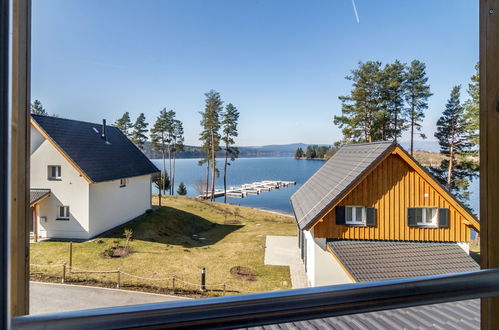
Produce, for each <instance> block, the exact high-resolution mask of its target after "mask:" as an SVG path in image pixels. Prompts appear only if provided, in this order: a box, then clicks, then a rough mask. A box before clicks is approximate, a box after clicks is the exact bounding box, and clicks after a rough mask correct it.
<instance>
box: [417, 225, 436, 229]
mask: <svg viewBox="0 0 499 330" xmlns="http://www.w3.org/2000/svg"><path fill="white" fill-rule="evenodd" d="M413 227H414V228H430V229H438V226H437V225H416V226H413Z"/></svg>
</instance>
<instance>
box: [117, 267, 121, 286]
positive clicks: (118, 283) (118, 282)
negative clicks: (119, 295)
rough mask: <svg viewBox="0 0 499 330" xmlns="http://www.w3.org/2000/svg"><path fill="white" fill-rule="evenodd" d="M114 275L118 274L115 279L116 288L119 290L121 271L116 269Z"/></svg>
mask: <svg viewBox="0 0 499 330" xmlns="http://www.w3.org/2000/svg"><path fill="white" fill-rule="evenodd" d="M116 274H118V276H117V279H116V287H117V288H118V289H119V288H120V274H121V271H120V269H119V268H118V271H117V272H116Z"/></svg>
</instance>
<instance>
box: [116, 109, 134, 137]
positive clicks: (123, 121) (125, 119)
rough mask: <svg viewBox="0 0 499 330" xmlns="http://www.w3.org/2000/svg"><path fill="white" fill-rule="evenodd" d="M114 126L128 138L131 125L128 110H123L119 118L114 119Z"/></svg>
mask: <svg viewBox="0 0 499 330" xmlns="http://www.w3.org/2000/svg"><path fill="white" fill-rule="evenodd" d="M114 126H115V127H117V128H118V129H119V130H120V131H121V132H123V134H125V135H126V137H128V138H130V136H131V132H130V129H132V127H133V125H132V121H131V120H130V113H128V111H127V112H125V113H124V114H123V116H121V118H120V119H118V120H116V122H115V123H114Z"/></svg>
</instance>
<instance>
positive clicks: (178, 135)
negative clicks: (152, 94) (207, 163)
mask: <svg viewBox="0 0 499 330" xmlns="http://www.w3.org/2000/svg"><path fill="white" fill-rule="evenodd" d="M172 145H173V148H172V151H173V167H172V172H171V174H172V188H171V189H172V194H173V190H174V187H175V163H176V160H177V152H181V151H184V125H183V124H182V122H181V121H180V120H178V119H174V120H173V131H172Z"/></svg>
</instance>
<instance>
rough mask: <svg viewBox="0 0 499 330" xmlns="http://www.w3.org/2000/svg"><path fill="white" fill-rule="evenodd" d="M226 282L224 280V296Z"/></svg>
mask: <svg viewBox="0 0 499 330" xmlns="http://www.w3.org/2000/svg"><path fill="white" fill-rule="evenodd" d="M226 285H227V284H226V282H224V296H225V289H226Z"/></svg>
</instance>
